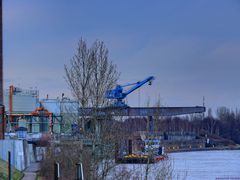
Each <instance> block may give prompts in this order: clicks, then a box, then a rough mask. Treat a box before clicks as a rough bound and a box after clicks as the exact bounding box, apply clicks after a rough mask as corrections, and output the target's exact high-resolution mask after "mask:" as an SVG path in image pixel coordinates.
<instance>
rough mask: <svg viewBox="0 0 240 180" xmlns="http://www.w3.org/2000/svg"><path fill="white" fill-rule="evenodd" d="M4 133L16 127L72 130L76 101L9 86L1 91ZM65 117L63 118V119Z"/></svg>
mask: <svg viewBox="0 0 240 180" xmlns="http://www.w3.org/2000/svg"><path fill="white" fill-rule="evenodd" d="M4 105H5V112H6V117H5V118H6V121H5V122H6V125H5V127H6V132H7V133H10V132H17V131H18V130H19V129H21V131H23V130H24V128H25V131H26V133H27V134H28V135H29V134H36V133H49V132H50V133H56V134H60V133H63V132H67V131H71V122H72V120H74V119H76V118H77V117H78V116H77V112H78V103H77V102H75V101H72V100H70V99H68V98H65V97H63V96H62V98H61V99H60V98H57V99H48V98H46V99H43V100H40V99H39V91H38V90H36V89H35V90H32V89H30V90H27V89H22V88H19V87H15V86H13V85H11V86H10V87H9V88H8V89H7V90H5V91H4ZM63 120H64V121H63Z"/></svg>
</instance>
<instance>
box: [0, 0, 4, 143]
mask: <svg viewBox="0 0 240 180" xmlns="http://www.w3.org/2000/svg"><path fill="white" fill-rule="evenodd" d="M0 21H1V22H0V26H1V27H0V139H4V134H5V133H4V132H5V127H4V126H5V122H4V111H5V110H4V105H3V23H2V0H0Z"/></svg>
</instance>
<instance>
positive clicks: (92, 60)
mask: <svg viewBox="0 0 240 180" xmlns="http://www.w3.org/2000/svg"><path fill="white" fill-rule="evenodd" d="M65 71H66V81H67V83H68V85H69V88H70V90H71V91H72V94H73V96H74V97H75V98H76V99H77V101H78V102H79V105H80V107H81V108H85V107H92V108H93V109H94V110H95V111H94V112H93V115H92V116H91V117H89V116H88V117H86V116H85V115H84V114H80V118H79V120H78V125H80V126H81V127H82V128H83V130H84V126H85V123H86V121H90V122H91V125H92V128H91V130H92V131H91V132H88V134H89V133H90V137H91V140H92V154H91V157H89V158H90V161H91V166H90V168H91V172H90V175H91V176H90V179H94V178H96V176H98V174H99V173H98V172H99V168H101V167H99V162H100V161H101V162H102V161H103V160H104V162H110V161H108V160H109V159H110V157H109V155H112V154H114V153H112V152H110V151H112V148H108V149H110V151H107V150H106V146H105V145H106V144H110V145H112V144H111V141H107V142H106V140H107V139H108V140H109V139H110V140H113V139H114V135H113V134H112V133H108V135H107V136H106V135H105V132H104V130H105V131H108V129H106V128H105V127H103V126H104V124H106V123H103V122H104V120H110V119H111V116H109V115H107V114H106V116H104V117H99V115H98V113H97V109H98V108H101V107H105V106H107V105H108V103H109V102H108V101H107V100H106V99H105V92H106V91H107V90H109V89H112V88H113V87H114V86H115V85H116V82H117V80H118V78H119V73H118V72H117V68H116V65H114V64H113V62H112V61H111V60H109V57H108V49H107V47H106V46H105V44H104V42H102V41H99V40H96V41H95V42H94V43H93V45H92V46H91V47H90V48H88V47H87V43H86V41H84V40H83V39H81V40H80V41H79V43H78V48H77V52H76V54H75V55H74V57H73V58H72V59H71V61H70V65H65ZM100 129H102V130H103V132H101V131H100ZM115 133H117V132H115ZM103 134H104V136H103ZM84 135H86V132H84V134H83V136H84ZM100 138H101V139H100ZM101 149H104V150H105V151H102V152H101ZM103 152H104V153H103ZM99 153H102V154H100V155H99ZM111 158H112V157H111ZM105 164H106V163H105ZM105 164H104V165H105ZM105 167H107V168H105ZM105 167H104V169H107V170H108V169H109V167H110V166H109V165H106V166H105ZM101 176H102V177H105V176H106V173H105V172H102V174H101Z"/></svg>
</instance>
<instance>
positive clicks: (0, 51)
mask: <svg viewBox="0 0 240 180" xmlns="http://www.w3.org/2000/svg"><path fill="white" fill-rule="evenodd" d="M0 26H1V27H0V104H2V105H3V22H2V0H0Z"/></svg>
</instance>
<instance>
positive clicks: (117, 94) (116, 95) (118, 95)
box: [105, 76, 154, 107]
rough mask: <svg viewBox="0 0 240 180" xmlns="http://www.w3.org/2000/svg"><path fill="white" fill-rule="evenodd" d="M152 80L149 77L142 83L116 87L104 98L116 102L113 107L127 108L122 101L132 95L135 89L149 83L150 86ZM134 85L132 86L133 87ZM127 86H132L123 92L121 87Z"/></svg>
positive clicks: (151, 77)
mask: <svg viewBox="0 0 240 180" xmlns="http://www.w3.org/2000/svg"><path fill="white" fill-rule="evenodd" d="M152 80H154V77H153V76H150V77H148V78H146V79H144V80H143V81H138V82H136V83H132V84H128V85H124V86H121V85H117V86H116V88H115V89H112V90H108V91H107V92H106V95H105V97H106V98H107V99H115V100H116V102H115V104H114V106H120V107H124V106H127V105H126V104H125V103H124V102H123V99H124V98H125V97H126V96H127V95H129V94H130V93H132V92H133V91H135V90H136V89H138V88H140V87H141V86H142V85H144V84H145V83H147V82H149V85H151V81H152ZM133 85H134V86H133ZM127 86H133V87H131V88H130V89H129V90H127V91H126V92H123V87H127Z"/></svg>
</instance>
